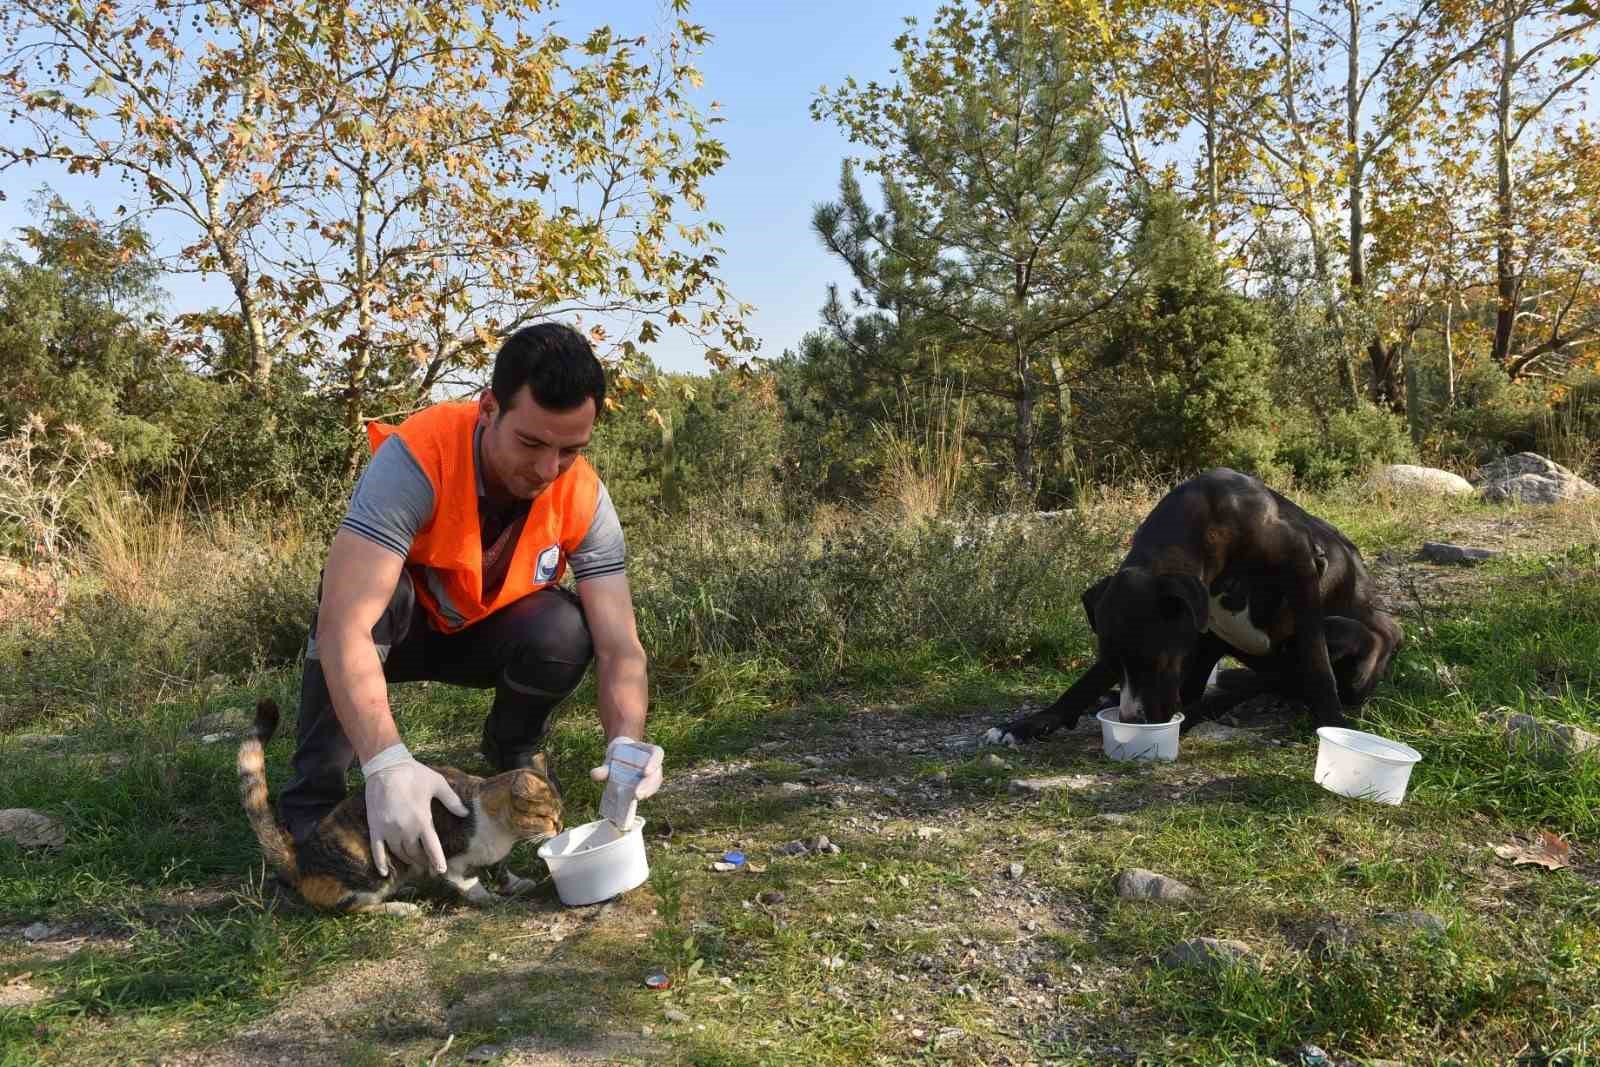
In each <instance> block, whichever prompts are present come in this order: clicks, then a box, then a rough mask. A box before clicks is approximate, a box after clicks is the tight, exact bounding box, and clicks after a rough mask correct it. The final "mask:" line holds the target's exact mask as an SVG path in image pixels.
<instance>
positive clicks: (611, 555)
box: [568, 482, 627, 582]
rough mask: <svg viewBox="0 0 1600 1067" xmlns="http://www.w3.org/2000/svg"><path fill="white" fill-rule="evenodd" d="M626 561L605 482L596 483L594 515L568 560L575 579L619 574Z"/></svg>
mask: <svg viewBox="0 0 1600 1067" xmlns="http://www.w3.org/2000/svg"><path fill="white" fill-rule="evenodd" d="M626 561H627V546H626V544H625V543H624V541H623V538H622V522H621V520H620V519H618V518H617V509H616V507H615V506H613V505H612V503H611V493H610V492H609V491H608V490H607V489H606V486H605V483H604V482H601V483H600V498H599V500H597V501H596V502H595V506H594V518H593V519H591V520H590V522H589V532H588V533H586V534H584V537H583V541H582V542H581V543H580V544H579V545H578V550H577V551H576V552H574V553H573V554H572V558H571V559H570V560H569V561H568V562H569V563H570V564H571V565H572V577H573V579H574V580H575V581H579V582H586V581H588V580H590V579H591V578H604V577H605V576H606V575H608V574H621V573H623V571H624V569H625V563H626Z"/></svg>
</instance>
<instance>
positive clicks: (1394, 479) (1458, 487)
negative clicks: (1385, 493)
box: [1372, 463, 1473, 496]
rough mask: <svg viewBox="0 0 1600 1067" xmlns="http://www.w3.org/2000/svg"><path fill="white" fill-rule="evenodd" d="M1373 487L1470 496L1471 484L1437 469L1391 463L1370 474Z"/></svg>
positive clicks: (1458, 476)
mask: <svg viewBox="0 0 1600 1067" xmlns="http://www.w3.org/2000/svg"><path fill="white" fill-rule="evenodd" d="M1372 482H1373V484H1374V485H1381V486H1384V487H1386V488H1389V489H1394V490H1398V491H1400V492H1406V493H1435V494H1438V495H1439V496H1471V495H1472V493H1473V488H1472V483H1471V482H1469V481H1467V480H1466V479H1465V478H1463V477H1461V475H1459V474H1452V473H1450V472H1449V471H1442V470H1440V469H1438V468H1437V467H1418V466H1415V465H1414V464H1410V463H1391V464H1389V465H1388V466H1386V467H1379V468H1378V469H1377V470H1375V471H1373V472H1372Z"/></svg>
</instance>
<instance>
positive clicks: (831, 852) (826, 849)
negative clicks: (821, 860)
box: [811, 834, 840, 856]
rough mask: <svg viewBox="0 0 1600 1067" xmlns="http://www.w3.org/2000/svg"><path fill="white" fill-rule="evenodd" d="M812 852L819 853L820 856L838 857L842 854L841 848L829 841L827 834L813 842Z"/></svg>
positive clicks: (819, 836)
mask: <svg viewBox="0 0 1600 1067" xmlns="http://www.w3.org/2000/svg"><path fill="white" fill-rule="evenodd" d="M811 851H813V852H815V853H817V854H818V855H819V856H837V855H838V854H839V852H840V848H839V846H838V845H836V844H834V843H833V842H832V841H829V840H828V835H827V834H820V835H818V837H817V839H816V840H815V841H813V842H811Z"/></svg>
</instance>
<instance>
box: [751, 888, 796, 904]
mask: <svg viewBox="0 0 1600 1067" xmlns="http://www.w3.org/2000/svg"><path fill="white" fill-rule="evenodd" d="M756 899H757V900H759V901H761V903H763V904H765V905H766V906H767V907H769V908H775V907H777V906H778V905H779V904H782V903H783V902H784V901H785V900H787V899H788V898H787V897H785V896H784V895H783V891H782V890H781V889H768V890H764V891H763V892H762V893H761V894H760V895H759V896H757V897H756Z"/></svg>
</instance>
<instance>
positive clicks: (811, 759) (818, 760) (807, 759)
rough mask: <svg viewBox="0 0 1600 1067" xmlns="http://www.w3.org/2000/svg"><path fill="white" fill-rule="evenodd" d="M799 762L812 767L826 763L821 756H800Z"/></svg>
mask: <svg viewBox="0 0 1600 1067" xmlns="http://www.w3.org/2000/svg"><path fill="white" fill-rule="evenodd" d="M800 762H801V763H806V764H810V765H811V766H813V767H820V766H822V765H823V764H824V763H827V762H828V761H827V760H825V759H823V758H822V757H821V756H801V757H800Z"/></svg>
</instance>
